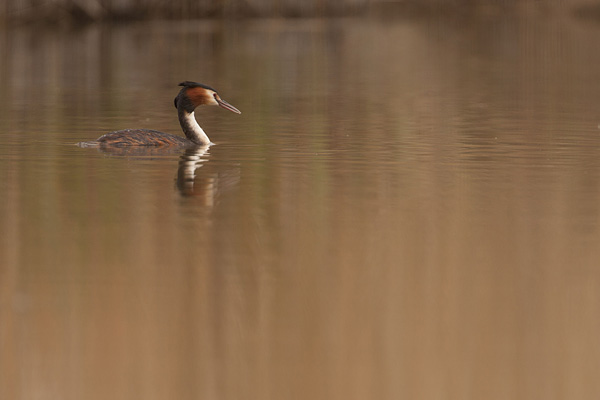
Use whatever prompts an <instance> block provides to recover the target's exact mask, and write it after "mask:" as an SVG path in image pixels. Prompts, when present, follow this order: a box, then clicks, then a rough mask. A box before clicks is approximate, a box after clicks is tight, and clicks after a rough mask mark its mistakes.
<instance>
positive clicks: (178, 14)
mask: <svg viewBox="0 0 600 400" xmlns="http://www.w3.org/2000/svg"><path fill="white" fill-rule="evenodd" d="M2 3H3V5H1V6H0V22H3V23H23V22H39V21H45V22H50V23H60V22H74V23H86V22H92V21H100V20H131V19H149V18H168V19H185V18H210V17H321V16H340V15H358V14H363V13H365V12H370V11H374V10H379V11H380V10H385V12H388V11H389V10H390V9H393V10H402V11H411V12H414V11H424V12H444V13H448V12H450V13H464V12H472V11H477V12H479V11H482V10H483V11H484V12H496V11H509V12H514V11H517V12H521V11H533V12H543V13H547V12H564V11H565V10H570V11H579V12H581V10H583V12H584V13H586V14H592V13H594V10H598V9H600V7H599V6H598V4H600V3H599V2H597V1H594V0H304V1H299V0H3V2H2Z"/></svg>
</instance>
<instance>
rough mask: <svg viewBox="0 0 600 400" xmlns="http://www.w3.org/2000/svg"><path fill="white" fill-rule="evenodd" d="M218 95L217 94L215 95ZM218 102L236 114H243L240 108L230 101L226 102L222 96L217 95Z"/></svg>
mask: <svg viewBox="0 0 600 400" xmlns="http://www.w3.org/2000/svg"><path fill="white" fill-rule="evenodd" d="M215 97H216V96H215ZM216 100H217V103H218V104H219V106H221V107H223V108H224V109H226V110H229V111H232V112H234V113H236V114H241V113H242V112H241V111H240V110H238V109H237V108H235V107H234V106H232V105H231V104H229V103H228V102H226V101H225V100H223V99H222V98H220V97H216Z"/></svg>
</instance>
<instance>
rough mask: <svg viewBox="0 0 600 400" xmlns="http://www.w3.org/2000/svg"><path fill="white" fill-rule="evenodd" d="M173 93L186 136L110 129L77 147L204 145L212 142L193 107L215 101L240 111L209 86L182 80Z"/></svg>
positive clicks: (234, 110) (212, 103)
mask: <svg viewBox="0 0 600 400" xmlns="http://www.w3.org/2000/svg"><path fill="white" fill-rule="evenodd" d="M179 86H183V88H182V89H181V90H180V91H179V94H178V95H177V97H175V100H174V104H175V108H177V115H178V117H179V124H180V125H181V129H182V130H183V133H184V134H185V137H182V136H177V135H172V134H170V133H164V132H159V131H155V130H152V129H124V130H121V131H115V132H110V133H107V134H105V135H102V136H100V137H99V138H98V139H96V140H92V141H90V142H81V143H78V145H79V146H80V147H126V146H178V147H190V146H198V145H200V146H203V145H209V144H211V141H210V139H209V138H208V135H207V134H206V133H205V132H204V130H202V128H201V127H200V125H198V122H197V121H196V118H195V116H194V110H195V109H196V107H198V106H201V105H215V106H220V107H223V108H224V109H226V110H229V111H232V112H234V113H237V114H241V112H240V110H238V109H237V108H235V107H234V106H232V105H231V104H229V103H227V102H226V101H225V100H223V99H221V98H220V97H219V95H218V94H217V91H216V90H215V89H213V88H211V87H210V86H206V85H203V84H201V83H197V82H190V81H185V82H181V83H180V84H179Z"/></svg>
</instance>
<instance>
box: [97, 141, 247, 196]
mask: <svg viewBox="0 0 600 400" xmlns="http://www.w3.org/2000/svg"><path fill="white" fill-rule="evenodd" d="M210 148H211V146H210V145H204V146H193V147H188V148H185V149H181V148H178V147H149V146H137V147H133V146H130V147H99V148H96V149H97V151H100V152H101V153H104V154H107V155H110V156H116V157H127V158H128V159H130V160H135V159H139V160H148V159H152V158H154V157H163V156H169V155H175V154H180V157H179V163H178V168H177V177H176V181H175V187H176V188H177V190H178V191H179V193H180V194H181V195H182V196H183V197H194V198H196V199H199V200H200V202H201V203H202V205H205V206H207V207H213V206H214V205H215V203H216V200H217V198H218V197H219V195H220V194H222V193H223V192H225V191H228V190H231V189H232V188H234V187H236V186H237V185H238V184H239V182H240V169H239V167H238V166H234V165H231V164H229V165H219V166H217V165H216V164H214V163H213V164H211V163H210V151H209V149H210Z"/></svg>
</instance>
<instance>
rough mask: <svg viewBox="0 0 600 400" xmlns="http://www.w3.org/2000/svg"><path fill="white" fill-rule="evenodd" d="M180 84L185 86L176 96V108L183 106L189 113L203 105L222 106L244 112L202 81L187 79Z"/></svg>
mask: <svg viewBox="0 0 600 400" xmlns="http://www.w3.org/2000/svg"><path fill="white" fill-rule="evenodd" d="M179 86H183V88H182V89H181V91H180V92H179V94H178V95H177V97H175V101H174V103H175V108H179V107H182V108H183V109H184V110H185V111H187V112H188V113H191V112H193V111H194V109H195V108H196V107H198V106H201V105H210V106H220V107H223V108H224V109H226V110H229V111H232V112H234V113H237V114H241V113H242V112H241V111H240V110H238V109H237V108H235V107H234V106H232V105H231V104H229V103H228V102H226V101H225V100H223V99H222V98H221V97H219V94H218V93H217V91H216V90H215V89H213V88H211V87H210V86H207V85H203V84H202V83H197V82H190V81H185V82H181V83H180V84H179Z"/></svg>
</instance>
